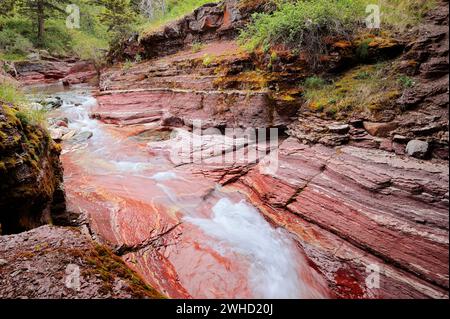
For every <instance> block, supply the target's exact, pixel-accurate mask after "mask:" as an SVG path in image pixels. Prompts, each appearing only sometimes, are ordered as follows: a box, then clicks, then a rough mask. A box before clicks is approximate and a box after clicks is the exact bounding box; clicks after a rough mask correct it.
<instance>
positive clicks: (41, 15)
mask: <svg viewBox="0 0 450 319" xmlns="http://www.w3.org/2000/svg"><path fill="white" fill-rule="evenodd" d="M37 19H38V46H39V47H42V46H43V45H44V32H45V26H44V22H45V11H44V2H43V1H42V0H39V1H38V2H37Z"/></svg>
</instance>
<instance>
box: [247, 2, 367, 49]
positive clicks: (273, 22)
mask: <svg viewBox="0 0 450 319" xmlns="http://www.w3.org/2000/svg"><path fill="white" fill-rule="evenodd" d="M364 13H365V10H364V5H363V0H333V1H330V0H315V1H308V0H298V1H278V6H277V10H275V11H274V12H273V13H256V14H254V15H253V23H252V24H250V25H249V26H248V27H247V28H246V29H244V30H243V31H242V32H241V34H240V42H241V43H242V44H243V45H244V46H245V48H247V49H248V50H249V51H254V50H256V49H257V48H262V49H264V50H267V49H268V48H269V47H270V46H272V45H275V44H284V45H286V46H288V47H289V48H291V49H296V48H297V49H299V48H302V50H303V51H306V52H307V53H310V54H311V55H317V54H319V53H322V52H323V51H324V50H325V48H324V47H323V41H322V37H323V36H327V35H342V36H345V35H347V34H348V33H349V32H350V30H351V29H352V28H353V27H354V25H355V24H356V23H358V22H360V21H362V17H363V16H364Z"/></svg>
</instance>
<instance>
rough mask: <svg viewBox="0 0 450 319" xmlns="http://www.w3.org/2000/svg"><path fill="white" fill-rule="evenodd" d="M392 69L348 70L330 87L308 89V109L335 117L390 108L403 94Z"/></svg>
mask: <svg viewBox="0 0 450 319" xmlns="http://www.w3.org/2000/svg"><path fill="white" fill-rule="evenodd" d="M391 70H392V67H391V64H390V63H383V64H376V65H364V66H359V67H356V68H354V69H352V70H350V71H348V72H347V73H345V74H344V75H343V76H342V77H340V78H338V79H336V80H335V81H334V82H333V83H331V84H327V85H324V86H311V85H310V86H306V87H305V97H306V98H307V100H308V106H309V108H310V109H311V110H313V111H316V112H318V113H323V114H324V115H326V116H328V117H332V118H342V117H347V116H351V115H352V114H353V113H355V112H356V113H364V112H367V113H369V114H371V113H374V112H382V111H383V110H386V109H390V108H391V107H392V106H393V104H394V101H395V100H396V99H397V98H398V97H399V96H400V95H401V92H402V88H401V85H400V84H399V83H398V81H397V80H396V75H395V74H393V71H391Z"/></svg>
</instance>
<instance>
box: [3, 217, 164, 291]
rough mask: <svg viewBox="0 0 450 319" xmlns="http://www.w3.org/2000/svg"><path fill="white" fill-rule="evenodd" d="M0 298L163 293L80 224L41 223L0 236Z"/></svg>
mask: <svg viewBox="0 0 450 319" xmlns="http://www.w3.org/2000/svg"><path fill="white" fill-rule="evenodd" d="M0 286H1V289H0V298H8V299H11V298H27V299H28V298H33V299H58V298H64V299H109V298H119V299H130V298H162V296H161V295H160V294H159V293H158V292H156V291H155V290H153V289H152V288H151V287H149V286H147V285H146V284H145V283H143V282H142V280H141V279H140V277H139V276H138V275H137V274H136V273H134V272H133V271H131V270H130V269H129V268H128V267H127V266H126V265H125V264H124V262H123V261H122V260H121V259H120V258H119V257H116V256H115V255H114V254H113V253H112V252H111V251H110V250H108V249H107V248H105V247H103V246H100V245H98V244H96V243H94V242H92V240H91V239H90V238H89V237H88V236H87V235H86V234H83V232H81V231H80V230H79V229H75V228H61V227H52V226H43V227H40V228H37V229H34V230H31V231H29V232H26V233H22V234H19V235H13V236H2V237H0Z"/></svg>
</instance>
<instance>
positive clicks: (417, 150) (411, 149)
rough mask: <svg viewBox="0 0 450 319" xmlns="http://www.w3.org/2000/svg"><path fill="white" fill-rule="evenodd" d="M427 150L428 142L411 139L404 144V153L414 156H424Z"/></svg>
mask: <svg viewBox="0 0 450 319" xmlns="http://www.w3.org/2000/svg"><path fill="white" fill-rule="evenodd" d="M428 152H429V144H428V142H424V141H419V140H412V141H410V142H409V143H408V145H406V153H407V154H408V155H409V156H412V157H416V158H425V157H426V156H427V155H428Z"/></svg>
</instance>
